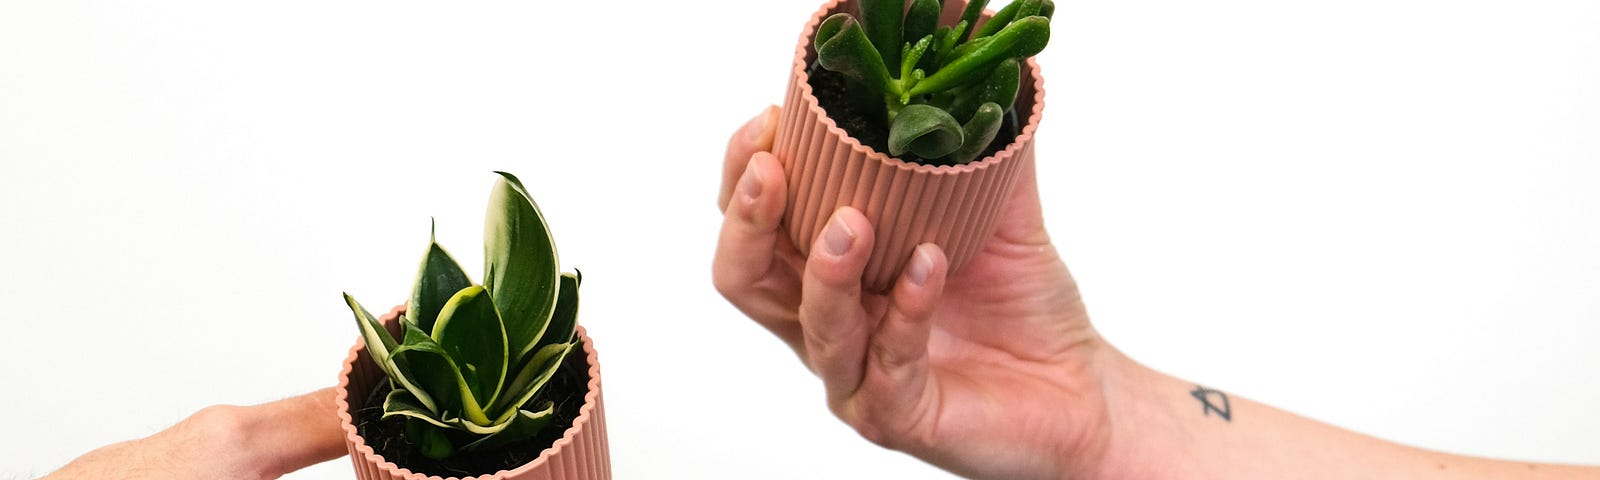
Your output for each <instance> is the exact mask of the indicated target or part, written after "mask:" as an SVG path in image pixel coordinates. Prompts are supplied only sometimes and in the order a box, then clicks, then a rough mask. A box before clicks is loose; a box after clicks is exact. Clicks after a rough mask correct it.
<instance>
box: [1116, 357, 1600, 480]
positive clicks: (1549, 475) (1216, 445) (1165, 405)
mask: <svg viewBox="0 0 1600 480" xmlns="http://www.w3.org/2000/svg"><path fill="white" fill-rule="evenodd" d="M1102 366H1103V367H1104V369H1105V372H1106V376H1105V378H1106V380H1105V382H1106V395H1107V400H1108V402H1109V408H1110V409H1111V417H1112V421H1111V425H1112V432H1111V441H1110V444H1111V447H1110V448H1108V450H1107V458H1106V459H1105V461H1104V462H1102V469H1101V470H1100V472H1099V475H1096V478H1107V479H1122V478H1130V479H1132V478H1137V479H1178V478H1182V479H1207V478H1213V479H1235V478H1323V479H1339V478H1351V479H1356V478H1360V479H1367V478H1434V479H1463V480H1465V479H1500V478H1521V479H1597V478H1600V468H1593V467H1576V466H1566V465H1548V464H1533V463H1524V462H1508V461H1498V460H1489V459H1483V458H1474V457H1465V456H1459V455H1450V454H1445V453H1439V452H1433V451H1428V450H1423V449H1418V448H1413V447H1407V446H1404V445H1400V444H1396V443H1392V442H1388V441H1384V440H1380V439H1377V438H1373V437H1370V436H1367V435H1362V434H1359V433H1355V432H1352V431H1349V430H1345V429H1341V428H1338V427H1334V426H1332V425H1328V424H1325V423H1321V422H1317V421H1314V420H1311V419H1308V418H1305V417H1301V416H1297V415H1294V414H1291V413H1288V412H1285V411H1282V410H1279V409H1276V408H1272V407H1270V406H1267V405H1263V404H1260V403H1256V402H1253V401H1250V400H1248V399H1244V398H1240V397H1237V396H1232V395H1228V394H1227V393H1225V392H1222V391H1219V390H1214V389H1211V388H1206V387H1204V386H1199V385H1195V384H1194V383H1190V382H1186V381H1183V380H1180V379H1177V378H1174V377H1171V376H1168V375H1165V374H1162V373H1160V372H1156V371H1154V370H1151V369H1149V368H1146V367H1144V366H1142V365H1139V364H1137V363H1135V362H1133V361H1131V360H1128V359H1127V358H1126V357H1123V356H1122V354H1121V353H1119V352H1115V351H1114V350H1111V351H1108V352H1107V355H1106V357H1105V358H1104V359H1103V361H1102Z"/></svg>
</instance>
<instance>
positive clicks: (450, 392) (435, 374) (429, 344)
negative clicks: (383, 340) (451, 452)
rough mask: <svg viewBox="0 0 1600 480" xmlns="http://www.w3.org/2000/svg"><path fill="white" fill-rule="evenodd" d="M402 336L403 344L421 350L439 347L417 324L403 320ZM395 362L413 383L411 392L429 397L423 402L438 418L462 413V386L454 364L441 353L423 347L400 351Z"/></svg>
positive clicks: (451, 416) (457, 415)
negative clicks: (404, 322) (402, 367)
mask: <svg viewBox="0 0 1600 480" xmlns="http://www.w3.org/2000/svg"><path fill="white" fill-rule="evenodd" d="M404 327H405V338H404V340H403V341H402V342H401V343H400V346H401V347H402V348H404V347H406V346H417V347H418V348H419V349H422V350H431V349H438V350H439V351H443V349H442V348H439V347H438V344H437V343H435V342H434V341H433V337H429V336H428V334H427V333H425V332H423V331H422V329H420V328H417V326H416V325H412V324H409V323H407V324H405V325H404ZM394 360H395V361H396V363H397V364H404V365H406V369H407V372H408V373H407V375H406V378H408V379H410V380H411V382H412V383H413V384H414V385H415V386H414V387H412V388H408V389H407V390H408V391H411V392H412V393H413V394H415V395H417V396H419V397H424V398H430V399H432V401H431V402H428V403H427V404H426V405H427V406H428V407H429V410H430V411H432V412H434V413H436V414H438V417H439V419H440V420H445V419H449V418H457V417H460V416H461V415H462V413H461V412H462V411H463V410H464V406H463V405H462V398H461V387H460V385H459V384H458V382H457V380H456V374H455V367H453V366H451V364H450V362H449V361H448V360H446V358H445V356H444V355H439V354H434V353H428V352H426V351H412V350H406V351H399V352H396V353H395V355H394Z"/></svg>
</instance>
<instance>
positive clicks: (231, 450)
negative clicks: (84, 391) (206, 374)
mask: <svg viewBox="0 0 1600 480" xmlns="http://www.w3.org/2000/svg"><path fill="white" fill-rule="evenodd" d="M333 394H334V391H333V389H331V388H325V389H322V390H318V391H316V392H312V393H309V394H305V395H300V396H296V397H290V398H286V399H283V400H279V401H276V402H271V403H266V404H261V405H255V406H249V407H236V406H227V405H219V406H212V407H207V408H205V409H202V410H200V411H199V412H196V413H195V414H194V415H191V416H189V418H186V419H184V420H183V421H181V422H179V423H178V424H177V425H173V426H172V427H171V428H168V429H166V430H162V431H160V432H157V433H156V434H155V435H151V436H149V437H146V438H141V439H138V440H132V441H128V442H122V443H118V444H114V445H108V446H105V447H102V448H100V449H97V450H94V451H92V452H89V453H87V454H84V455H83V456H82V457H79V458H78V459H76V460H73V461H72V463H69V464H67V466H65V467H62V468H61V469H60V470H58V471H56V472H55V473H52V474H50V475H48V476H46V477H45V480H67V479H79V478H84V479H89V478H125V479H146V478H148V479H167V480H185V479H203V478H204V479H209V478H234V479H271V478H278V477H279V476H282V475H283V474H284V473H287V472H290V471H293V470H297V469H299V468H302V467H305V466H307V465H311V464H314V463H317V462H321V461H324V460H328V459H332V458H335V457H338V456H339V455H342V454H344V453H345V449H344V442H343V440H341V438H342V436H343V434H342V432H340V430H339V422H338V419H337V418H336V417H335V416H334V413H333Z"/></svg>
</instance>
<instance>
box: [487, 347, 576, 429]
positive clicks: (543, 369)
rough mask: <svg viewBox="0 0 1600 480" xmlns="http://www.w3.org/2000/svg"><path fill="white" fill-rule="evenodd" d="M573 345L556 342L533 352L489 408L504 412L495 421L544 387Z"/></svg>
mask: <svg viewBox="0 0 1600 480" xmlns="http://www.w3.org/2000/svg"><path fill="white" fill-rule="evenodd" d="M575 345H576V344H575V343H558V344H555V345H549V346H546V347H544V348H541V349H539V351H538V352H536V353H534V355H533V358H532V359H530V360H529V361H528V364H527V365H523V367H522V370H521V371H519V372H517V376H516V377H515V378H513V379H512V380H511V384H510V386H507V387H506V395H505V396H502V397H500V400H501V401H500V402H497V403H496V404H495V405H494V407H493V408H491V409H490V410H491V411H495V412H505V413H503V414H501V415H502V416H501V417H500V418H496V419H494V420H495V423H499V422H501V421H504V420H505V417H506V416H508V415H509V414H510V413H511V411H514V410H516V409H517V408H519V407H521V406H522V404H525V403H528V400H532V399H533V396H534V394H536V393H538V392H539V389H540V388H543V387H544V384H545V382H548V381H550V377H553V376H555V374H556V369H558V368H560V367H561V362H562V360H565V359H566V358H567V354H568V353H569V352H571V351H572V350H573V347H574V346H575Z"/></svg>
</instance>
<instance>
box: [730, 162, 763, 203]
mask: <svg viewBox="0 0 1600 480" xmlns="http://www.w3.org/2000/svg"><path fill="white" fill-rule="evenodd" d="M736 190H738V192H739V196H741V197H744V200H745V201H747V202H751V201H755V199H756V197H760V196H761V174H758V173H756V162H754V161H752V162H750V163H749V164H747V165H745V167H744V175H741V176H740V177H739V186H738V187H736Z"/></svg>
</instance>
